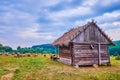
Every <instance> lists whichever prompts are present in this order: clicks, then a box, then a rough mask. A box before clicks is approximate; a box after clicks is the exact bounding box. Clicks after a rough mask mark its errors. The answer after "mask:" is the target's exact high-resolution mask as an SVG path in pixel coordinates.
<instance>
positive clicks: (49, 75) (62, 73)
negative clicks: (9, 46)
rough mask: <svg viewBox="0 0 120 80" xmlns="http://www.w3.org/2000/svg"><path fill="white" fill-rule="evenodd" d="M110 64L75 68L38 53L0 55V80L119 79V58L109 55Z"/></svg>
mask: <svg viewBox="0 0 120 80" xmlns="http://www.w3.org/2000/svg"><path fill="white" fill-rule="evenodd" d="M111 64H112V66H99V67H93V66H89V67H79V68H75V67H72V66H69V65H65V64H62V63H60V62H57V61H53V60H51V59H50V56H49V54H47V56H46V57H44V56H43V55H38V56H37V57H20V58H14V57H13V55H9V56H5V55H0V79H1V80H120V60H115V57H111Z"/></svg>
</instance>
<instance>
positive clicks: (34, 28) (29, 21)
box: [0, 0, 120, 48]
mask: <svg viewBox="0 0 120 80" xmlns="http://www.w3.org/2000/svg"><path fill="white" fill-rule="evenodd" d="M91 19H95V21H97V24H98V25H99V27H100V28H102V29H103V31H105V32H106V33H107V34H108V35H109V37H110V38H111V39H113V40H120V0H104V1H101V0H0V43H1V44H3V45H8V46H11V47H13V48H16V47H17V46H21V47H30V46H32V45H38V44H45V43H51V42H53V41H54V40H55V39H57V38H58V37H60V36H61V35H62V34H63V33H64V32H66V31H68V30H69V29H70V28H73V27H77V26H81V25H84V24H86V23H87V22H88V21H91Z"/></svg>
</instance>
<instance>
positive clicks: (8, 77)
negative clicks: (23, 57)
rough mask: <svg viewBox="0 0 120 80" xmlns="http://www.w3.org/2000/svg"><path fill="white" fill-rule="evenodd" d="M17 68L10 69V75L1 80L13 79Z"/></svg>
mask: <svg viewBox="0 0 120 80" xmlns="http://www.w3.org/2000/svg"><path fill="white" fill-rule="evenodd" d="M16 69H17V68H11V69H9V70H10V73H9V74H6V75H3V76H2V77H1V80H11V79H12V77H13V76H14V71H15V70H16Z"/></svg>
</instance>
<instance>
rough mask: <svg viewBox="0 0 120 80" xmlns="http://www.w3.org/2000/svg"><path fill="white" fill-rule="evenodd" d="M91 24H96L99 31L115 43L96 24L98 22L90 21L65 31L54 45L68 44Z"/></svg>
mask: <svg viewBox="0 0 120 80" xmlns="http://www.w3.org/2000/svg"><path fill="white" fill-rule="evenodd" d="M91 24H94V25H95V26H96V27H97V28H98V29H99V31H100V32H101V33H102V34H103V36H105V37H106V39H107V40H108V41H109V42H110V44H113V42H112V40H111V39H110V38H109V37H108V36H107V35H106V34H105V33H104V32H103V31H102V30H101V29H100V28H99V27H98V26H97V25H96V23H94V22H93V21H92V22H88V23H87V24H86V25H83V26H79V27H77V28H72V29H70V30H69V31H68V32H66V33H64V34H63V35H62V36H61V37H59V38H58V39H57V40H55V41H54V42H53V43H52V45H53V46H55V45H58V46H62V45H65V46H68V45H69V43H70V42H71V41H72V40H73V39H74V38H75V37H76V36H77V35H78V34H80V33H82V32H83V31H84V30H85V29H87V27H89V26H90V25H91Z"/></svg>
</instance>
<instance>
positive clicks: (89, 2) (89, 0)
mask: <svg viewBox="0 0 120 80" xmlns="http://www.w3.org/2000/svg"><path fill="white" fill-rule="evenodd" d="M97 2H98V0H84V1H83V3H82V4H81V5H82V6H94V5H96V4H97Z"/></svg>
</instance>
